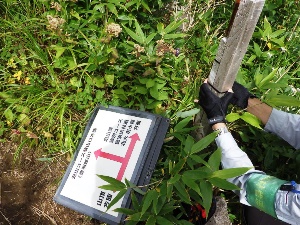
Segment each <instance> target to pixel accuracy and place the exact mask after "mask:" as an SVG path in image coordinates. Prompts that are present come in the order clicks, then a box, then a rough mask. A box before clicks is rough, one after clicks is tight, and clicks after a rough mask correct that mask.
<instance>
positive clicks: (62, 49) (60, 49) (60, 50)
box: [51, 45, 67, 59]
mask: <svg viewBox="0 0 300 225" xmlns="http://www.w3.org/2000/svg"><path fill="white" fill-rule="evenodd" d="M51 48H53V49H54V50H55V51H56V55H55V59H58V58H59V57H60V56H61V55H62V54H63V53H64V52H65V50H66V49H67V48H65V47H62V46H59V45H51Z"/></svg>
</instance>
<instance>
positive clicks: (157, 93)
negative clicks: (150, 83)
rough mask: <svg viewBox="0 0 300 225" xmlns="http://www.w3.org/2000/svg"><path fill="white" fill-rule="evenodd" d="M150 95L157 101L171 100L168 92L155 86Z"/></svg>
mask: <svg viewBox="0 0 300 225" xmlns="http://www.w3.org/2000/svg"><path fill="white" fill-rule="evenodd" d="M150 95H151V96H152V97H153V98H155V99H156V100H159V101H163V100H168V99H169V94H168V92H166V91H162V90H158V89H157V88H156V87H155V86H154V87H152V88H150Z"/></svg>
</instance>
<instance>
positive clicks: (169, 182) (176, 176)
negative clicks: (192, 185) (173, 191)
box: [168, 174, 181, 184]
mask: <svg viewBox="0 0 300 225" xmlns="http://www.w3.org/2000/svg"><path fill="white" fill-rule="evenodd" d="M180 178H181V176H180V175H179V174H175V176H174V177H172V178H170V179H169V180H168V184H175V183H176V182H177V181H179V180H180Z"/></svg>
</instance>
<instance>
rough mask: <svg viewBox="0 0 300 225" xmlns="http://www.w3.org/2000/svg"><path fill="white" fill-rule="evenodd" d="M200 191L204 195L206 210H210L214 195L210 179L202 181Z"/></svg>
mask: <svg viewBox="0 0 300 225" xmlns="http://www.w3.org/2000/svg"><path fill="white" fill-rule="evenodd" d="M200 191H201V193H202V195H203V207H204V209H205V210H206V212H209V209H210V206H211V202H212V196H213V193H212V185H211V183H210V182H208V181H203V182H200Z"/></svg>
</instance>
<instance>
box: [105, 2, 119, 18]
mask: <svg viewBox="0 0 300 225" xmlns="http://www.w3.org/2000/svg"><path fill="white" fill-rule="evenodd" d="M106 6H107V8H108V10H109V11H110V12H112V13H113V14H115V15H116V16H118V10H117V8H116V6H115V5H114V4H111V3H107V4H106Z"/></svg>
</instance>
